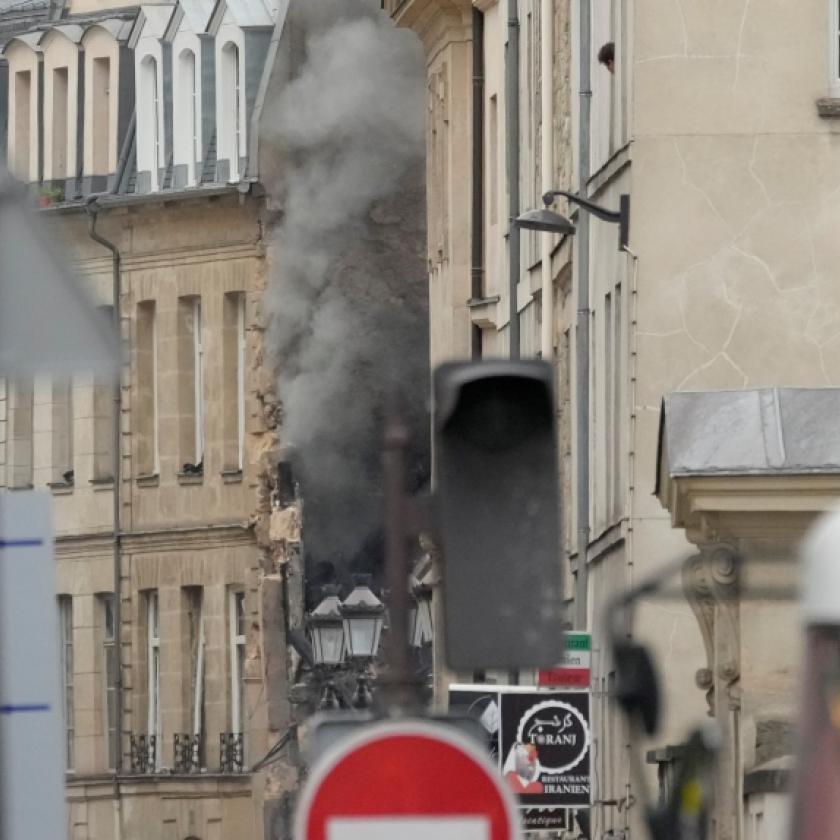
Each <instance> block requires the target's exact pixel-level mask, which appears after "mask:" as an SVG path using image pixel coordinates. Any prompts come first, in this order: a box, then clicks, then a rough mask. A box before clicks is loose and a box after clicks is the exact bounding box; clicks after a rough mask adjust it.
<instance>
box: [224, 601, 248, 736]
mask: <svg viewBox="0 0 840 840" xmlns="http://www.w3.org/2000/svg"><path fill="white" fill-rule="evenodd" d="M228 611H229V621H230V730H231V732H234V733H242V732H243V731H244V722H245V716H244V692H243V686H244V672H245V593H244V592H243V591H242V590H237V589H232V590H231V591H230V600H229V605H228Z"/></svg>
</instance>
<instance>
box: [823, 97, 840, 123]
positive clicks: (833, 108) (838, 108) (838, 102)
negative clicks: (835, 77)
mask: <svg viewBox="0 0 840 840" xmlns="http://www.w3.org/2000/svg"><path fill="white" fill-rule="evenodd" d="M817 114H819V116H820V117H822V118H823V119H826V120H836V119H840V96H825V97H823V98H822V99H818V100H817Z"/></svg>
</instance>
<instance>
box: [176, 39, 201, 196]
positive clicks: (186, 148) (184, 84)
mask: <svg viewBox="0 0 840 840" xmlns="http://www.w3.org/2000/svg"><path fill="white" fill-rule="evenodd" d="M178 87H179V94H178V95H179V101H178V108H177V110H176V112H175V134H176V141H175V142H176V144H177V155H178V157H177V160H176V163H186V165H187V184H189V185H194V184H195V183H196V180H197V173H196V162H197V161H198V160H200V159H201V151H200V144H199V136H198V130H199V126H200V124H201V116H200V111H199V97H198V89H197V85H196V69H195V53H194V52H193V51H192V50H183V51H182V52H181V55H180V56H179V57H178Z"/></svg>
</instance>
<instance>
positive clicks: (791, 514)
mask: <svg viewBox="0 0 840 840" xmlns="http://www.w3.org/2000/svg"><path fill="white" fill-rule="evenodd" d="M583 5H584V4H581V3H577V2H570V0H542V2H538V0H518V2H516V3H508V2H504V0H498V2H497V0H386V3H385V6H386V8H387V9H388V10H389V12H390V13H391V15H392V17H393V18H394V20H395V21H396V22H397V24H398V25H400V26H405V27H407V28H409V29H411V30H412V31H413V32H414V33H415V34H416V35H417V37H418V40H419V41H420V42H421V43H422V44H423V47H424V51H425V55H426V62H427V103H426V113H427V115H428V126H427V149H428V165H427V189H428V202H429V241H428V268H429V282H430V304H431V311H430V323H431V334H432V356H433V360H434V361H435V362H437V361H442V360H445V359H451V358H458V359H463V358H467V357H469V356H471V355H472V356H477V355H484V356H492V355H507V354H508V351H509V344H510V339H509V336H510V333H511V330H510V318H509V312H510V309H511V307H510V302H509V293H508V289H509V288H510V276H511V268H510V264H509V250H508V248H509V245H510V243H511V242H513V241H514V233H513V231H512V230H511V227H510V219H511V218H515V217H516V216H517V214H518V213H521V212H524V211H525V210H528V209H531V208H536V207H539V206H540V204H541V202H540V200H539V196H540V193H541V192H542V191H543V190H545V189H560V190H569V191H572V192H575V191H577V190H578V189H580V186H581V184H580V176H579V172H580V152H581V148H582V147H581V142H580V140H581V105H580V103H581V101H583V100H584V99H586V100H587V101H589V102H590V104H591V118H590V121H589V126H588V128H589V131H588V132H586V133H584V139H586V137H587V136H588V141H589V142H588V143H587V144H586V146H587V150H588V157H589V166H588V167H585V172H584V174H583V177H584V178H585V180H586V186H587V192H588V195H589V197H590V198H591V199H592V200H593V201H595V202H596V203H598V204H599V205H601V206H602V207H605V208H607V209H610V210H616V209H618V207H619V198H620V196H621V195H629V196H630V207H631V211H630V237H629V247H628V249H627V250H619V249H617V247H616V244H617V238H618V237H617V233H618V232H617V230H616V227H615V226H614V225H610V224H605V223H604V222H603V221H600V220H598V219H596V218H592V219H591V220H590V222H589V235H588V241H587V245H586V253H585V255H583V254H581V241H582V240H581V234H582V230H581V229H582V227H583V226H584V221H583V214H582V213H581V212H580V211H577V210H575V208H574V207H570V206H568V205H567V204H566V203H565V201H564V200H563V199H559V200H558V202H557V204H556V205H555V209H557V210H558V211H559V212H561V213H564V214H565V215H567V216H569V217H570V218H571V220H572V221H573V222H574V223H575V224H576V225H577V232H576V234H575V235H571V236H569V235H566V236H557V235H550V234H535V233H531V232H528V231H522V233H521V259H520V262H519V264H518V265H515V266H514V268H513V271H514V272H515V273H516V276H515V277H514V284H513V286H514V288H515V290H516V291H515V294H516V302H515V307H514V311H515V312H516V313H517V319H516V320H518V324H519V332H520V350H521V353H522V355H523V356H535V355H541V356H542V358H544V359H549V360H552V361H553V363H554V364H555V368H556V382H557V385H558V388H557V395H558V397H557V399H558V405H557V410H558V416H559V419H560V435H561V440H560V452H561V465H560V476H561V481H562V486H563V490H564V511H563V524H564V534H565V539H564V545H563V546H562V547H559V548H558V563H561V564H563V567H564V569H565V574H566V581H567V584H568V588H567V593H568V594H569V595H570V596H572V595H574V594H575V590H576V589H577V596H578V597H577V600H578V604H577V608H576V606H575V604H574V600H575V599H574V598H570V602H569V609H570V624H571V623H572V622H573V621H575V619H573V618H572V616H574V615H575V614H577V616H579V618H578V619H577V620H576V621H575V624H574V625H573V629H576V630H590V631H592V632H593V646H594V647H593V650H596V651H597V655H594V656H593V683H592V690H593V713H594V725H593V738H594V740H595V742H596V743H595V747H596V751H595V755H596V758H595V765H596V767H595V769H596V777H597V780H598V781H597V789H596V790H595V791H594V794H593V795H594V802H595V804H594V805H593V809H592V834H591V836H592V837H599V838H600V837H603V836H634V837H637V836H643V833H642V832H643V831H644V829H643V828H642V827H641V816H640V810H641V808H640V805H639V802H640V796H639V789H638V787H637V783H636V780H634V778H633V777H632V775H631V773H630V771H629V762H628V760H627V738H626V733H624V731H623V725H622V721H621V720H620V719H619V718H617V716H616V715H615V713H614V712H613V711H611V708H610V705H609V700H610V694H611V692H612V689H613V687H614V685H615V669H614V667H613V665H612V663H611V662H610V659H609V656H607V655H606V653H605V650H604V641H605V637H604V629H605V628H604V614H605V610H606V608H607V605H608V604H609V602H610V598H611V597H612V596H613V595H614V593H616V592H617V591H619V590H622V589H624V588H626V587H627V586H629V585H631V584H632V583H633V582H638V581H639V580H641V579H643V578H644V577H646V576H647V575H651V574H655V573H657V572H659V571H661V570H662V569H664V568H665V566H666V565H667V564H668V563H670V562H672V561H675V560H677V559H678V558H680V557H689V556H695V555H697V557H698V559H697V560H696V562H694V563H693V565H692V567H691V568H692V569H693V570H694V575H693V577H692V576H689V577H688V578H687V580H686V583H685V586H686V590H687V595H688V597H687V599H684V600H683V599H673V598H671V599H665V600H652V601H648V602H646V603H644V604H641V605H640V607H639V609H638V610H637V613H636V620H635V623H634V626H633V634H634V636H635V637H636V639H638V640H640V641H643V642H645V643H646V644H649V645H650V647H651V649H652V651H653V653H654V655H655V658H656V661H657V664H658V667H659V671H660V673H661V674H662V675H663V676H664V680H663V682H664V695H665V696H664V700H665V719H664V726H663V729H662V731H661V733H660V734H659V736H658V738H657V741H656V742H654V743H650V744H644V745H642V744H637V745H634V748H636V749H640V750H643V751H644V753H645V756H646V757H647V758H648V760H649V761H650V762H651V765H650V766H649V773H650V781H651V783H652V785H653V786H655V785H656V783H657V782H656V780H657V777H658V778H659V779H661V780H665V781H666V786H667V779H669V778H672V773H673V767H674V756H675V755H677V754H678V750H673V749H670V748H671V747H673V746H677V745H679V744H680V743H682V742H683V740H684V738H685V736H686V733H687V731H688V729H689V727H691V726H693V725H695V724H696V723H697V722H699V721H702V720H703V719H705V718H706V716H707V715H709V714H711V715H713V716H714V717H715V718H716V719H717V720H718V722H719V723H720V724H721V728H722V731H723V733H724V758H723V763H722V772H721V776H720V779H721V781H720V787H719V791H718V792H719V794H720V796H719V798H718V805H717V810H716V812H715V814H714V832H713V836H714V837H716V838H730V837H748V838H750V840H760V839H761V838H772V837H778V836H781V835H782V834H783V832H784V828H783V827H782V824H783V804H780V803H783V802H784V794H783V787H784V782H785V779H786V777H787V770H788V768H789V765H790V757H789V753H790V752H791V741H790V737H789V736H790V731H791V729H790V727H791V723H792V717H793V703H794V698H795V697H796V688H797V685H796V673H795V664H796V661H797V650H798V648H797V645H798V641H799V632H800V628H799V627H798V626H797V623H796V619H795V616H794V613H793V612H791V611H790V609H789V608H788V607H786V606H785V605H782V604H780V603H778V602H765V603H760V604H758V605H754V609H753V607H750V606H749V605H745V604H742V603H741V602H739V601H738V600H737V599H736V601H735V603H733V601H732V591H733V590H732V588H731V587H732V585H733V580H732V575H731V568H728V566H727V564H728V559H727V558H730V559H731V556H732V555H731V552H733V551H735V552H740V553H749V554H751V555H752V556H753V557H756V556H758V557H759V558H762V557H764V558H771V557H776V558H783V560H784V561H785V562H784V563H783V564H781V565H779V564H778V563H777V564H776V565H775V567H773V568H774V569H775V571H771V572H768V574H771V575H775V576H776V577H775V578H774V580H776V582H784V581H785V580H787V581H788V582H789V581H790V579H792V578H795V576H796V571H797V570H796V564H795V556H796V546H797V544H798V541H799V539H800V538H801V536H802V534H803V533H804V529H805V528H806V527H807V526H808V524H809V523H811V522H812V521H813V519H814V517H815V516H816V515H817V514H818V513H819V511H821V510H824V509H826V508H827V507H829V506H831V505H833V504H834V503H835V502H836V499H837V488H836V463H837V459H836V452H835V451H834V450H833V449H832V447H831V445H830V439H831V437H832V433H831V431H830V428H828V426H830V424H831V423H832V419H831V418H832V416H833V415H832V413H831V410H829V409H828V408H826V407H827V406H830V405H832V404H833V402H832V400H833V397H832V394H833V393H834V391H833V389H834V388H835V387H836V386H837V385H838V382H837V369H838V364H837V362H838V346H839V345H838V340H839V339H838V335H840V301H839V300H838V286H837V283H836V281H835V277H834V275H835V271H834V268H833V266H834V265H835V264H836V262H837V258H838V257H840V252H838V240H837V237H836V236H835V235H834V233H833V231H834V230H835V228H836V223H837V219H838V217H839V216H840V206H838V192H837V173H838V172H840V168H838V158H837V154H838V152H837V148H836V144H835V143H834V135H835V134H836V124H835V123H836V116H837V113H838V109H837V107H836V106H837V98H836V97H837V92H838V89H839V88H838V75H837V67H838V62H837V56H838V41H837V37H836V34H837V31H838V30H837V15H838V10H837V6H836V4H835V3H833V2H826V0H808V2H806V3H799V4H796V6H795V7H794V6H790V5H789V4H775V5H774V6H773V13H772V14H770V15H768V14H766V12H767V9H766V8H765V7H762V8H759V7H757V6H756V5H755V4H751V3H749V2H748V0H744V2H736V3H728V4H724V5H718V6H716V7H715V8H714V9H713V10H711V9H709V8H708V7H707V6H705V5H704V4H696V3H695V4H692V3H688V4H686V3H678V2H665V3H647V2H639V0H636V2H630V0H622V2H618V3H591V4H586V5H587V6H588V7H589V9H590V10H591V20H590V31H589V39H588V41H589V42H588V44H586V47H587V49H586V51H585V52H586V53H588V61H587V63H586V65H584V66H585V68H586V71H587V74H586V75H587V76H588V77H589V79H590V80H591V83H590V84H586V82H585V77H584V76H583V75H582V71H581V55H582V49H581V31H582V30H581V18H580V14H579V12H580V9H581V8H582V7H583ZM511 39H516V40H517V41H518V51H515V50H513V49H511V46H512V45H511ZM610 42H611V43H613V44H614V51H615V59H614V62H613V65H612V67H611V68H610V69H608V68H607V67H606V66H604V65H602V64H599V63H598V60H597V54H598V51H599V49H600V48H601V47H602V46H603V45H605V44H606V43H610ZM794 45H795V46H794ZM513 55H518V57H519V58H518V63H517V64H516V66H515V70H514V71H513V72H511V67H510V65H509V64H507V62H506V56H508V57H510V56H513ZM511 78H513V79H514V85H513V87H511V86H510V85H508V84H506V79H507V80H510V79H511ZM513 95H516V98H517V101H516V103H512V102H511V96H513ZM512 114H515V115H516V117H517V118H518V125H517V123H514V122H512V121H511V115H512ZM517 131H518V134H516V133H511V132H517ZM511 137H512V138H514V142H515V145H516V152H517V154H516V155H514V154H511V151H512V150H511V143H510V142H509V141H510V138H511ZM517 157H518V160H517ZM511 173H513V174H512V175H511ZM511 177H513V178H515V179H516V180H517V182H518V188H519V193H520V203H519V206H518V207H510V206H509V204H508V199H509V196H510V192H511V189H510V188H511ZM582 277H586V278H588V288H589V294H588V299H581V297H580V296H579V293H580V290H581V278H582ZM581 319H583V320H582V321H581ZM581 323H585V324H586V327H587V329H588V332H589V338H588V340H587V342H586V344H587V345H588V346H587V347H585V348H584V352H585V353H586V354H587V355H588V361H589V379H588V383H587V385H588V387H587V389H586V393H587V398H586V402H587V404H588V418H589V419H588V423H587V431H588V444H587V445H586V446H585V447H584V450H585V452H586V459H585V461H584V460H583V459H582V458H581V457H580V451H579V446H578V444H579V441H580V440H581V437H580V435H581V431H582V430H581V428H580V427H579V425H578V418H579V417H581V413H580V411H579V409H580V408H581V406H580V401H579V399H578V394H580V393H581V390H579V384H580V383H579V382H578V381H577V374H576V371H578V370H580V367H579V365H578V363H579V361H580V358H579V355H578V346H579V345H578V342H577V338H578V335H579V333H578V329H579V327H580V324H581ZM797 388H803V389H806V391H805V392H803V393H801V394H797V393H796V392H791V391H790V390H787V389H797ZM776 389H778V391H777V390H776ZM810 389H814V391H813V392H812V391H811V390H810ZM719 391H726V392H732V393H729V394H728V396H723V397H721V396H719V395H718V392H719ZM684 392H686V393H685V395H684ZM687 392H693V396H692V397H691V398H689V397H688V396H687ZM663 399H664V404H663ZM820 405H822V406H823V408H819V407H818V406H820ZM660 423H662V424H663V426H662V432H661V434H660ZM747 428H749V429H751V430H752V433H751V437H750V441H751V446H750V448H749V451H744V452H738V453H736V452H735V451H734V450H733V449H732V447H736V446H737V444H736V443H735V442H736V441H741V442H742V443H745V437H744V435H745V434H747V433H746V431H745V429H747ZM797 439H798V441H799V442H798V443H797V444H796V446H794V441H795V440H797ZM762 441H764V443H766V445H767V447H768V448H767V450H766V451H764V448H763V444H762V445H760V446H758V448H756V442H759V443H760V442H762ZM782 442H783V443H782ZM671 443H673V444H674V446H675V447H677V448H676V449H674V450H669V448H668V447H669V445H670V444H671ZM803 446H804V447H805V449H807V450H809V451H802V447H803ZM794 450H795V451H794ZM736 456H737V457H736ZM586 461H588V465H587V463H586ZM831 464H834V467H832V466H831ZM582 469H586V470H587V473H588V474H587V475H586V476H585V479H584V483H585V485H586V486H587V487H588V496H589V499H588V503H587V505H586V508H585V509H586V511H587V514H588V515H587V517H586V520H587V521H578V510H579V509H580V508H579V501H580V494H579V493H578V488H579V486H580V485H579V482H578V478H579V477H580V476H579V471H580V470H582ZM655 488H656V489H657V493H658V496H657V495H654V489H655ZM582 532H583V533H584V534H585V546H584V552H585V557H584V556H582V554H583V553H584V552H582V551H581V533H582ZM721 546H725V547H726V551H724V552H723V554H721V553H720V551H719V550H718V549H719V548H720V547H721ZM698 552H699V553H698ZM727 552H728V553H727ZM444 562H445V560H444ZM785 564H786V565H785ZM780 569H781V570H782V571H780ZM581 577H585V578H586V579H587V584H588V585H587V586H585V587H582V586H581V585H580V579H581ZM576 584H577V586H576ZM727 587H728V588H727ZM582 596H584V597H585V603H581V601H582V600H583V598H582ZM742 609H743V613H742ZM751 610H752V612H751ZM741 615H743V617H744V623H743V624H740V623H739V621H740V619H739V616H741ZM438 618H439V616H438ZM439 629H440V628H439ZM436 638H438V636H436ZM762 639H764V641H763V642H762ZM769 639H772V642H771V641H768V640H769ZM489 676H490V677H495V678H496V679H498V680H499V681H504V680H505V679H506V677H505V675H501V674H500V675H489ZM436 678H437V689H438V697H439V698H440V699H441V700H443V698H444V697H445V686H446V684H447V682H448V681H450V680H451V679H452V678H453V675H450V674H447V672H446V670H445V668H444V667H443V663H442V662H439V664H438V667H437V669H436ZM458 678H459V680H464V679H467V678H468V675H458ZM742 678H743V683H742ZM779 769H782V770H783V772H776V770H779ZM657 771H658V772H657Z"/></svg>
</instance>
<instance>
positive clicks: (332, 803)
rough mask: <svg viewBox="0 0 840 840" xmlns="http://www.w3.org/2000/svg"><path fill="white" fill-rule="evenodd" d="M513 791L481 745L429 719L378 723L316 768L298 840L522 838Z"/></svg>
mask: <svg viewBox="0 0 840 840" xmlns="http://www.w3.org/2000/svg"><path fill="white" fill-rule="evenodd" d="M519 836H520V834H519V821H518V818H517V814H516V805H515V803H514V800H513V797H512V796H511V794H510V792H509V790H508V789H506V787H505V786H504V785H503V784H502V780H501V779H500V778H499V775H498V772H497V770H496V768H495V767H494V766H493V765H492V764H491V763H490V762H489V761H488V759H487V757H486V756H485V755H483V754H482V752H481V749H480V747H478V746H476V745H475V744H474V743H472V742H471V741H470V739H468V738H466V737H464V736H463V735H462V734H461V733H459V732H457V731H456V730H454V729H452V728H451V727H444V726H440V725H434V724H431V723H428V722H425V721H416V720H410V721H389V722H383V723H378V724H374V725H372V726H370V727H367V728H366V729H365V730H364V731H361V732H359V733H358V734H356V735H354V736H352V737H348V738H346V739H344V740H343V741H342V742H341V743H340V745H339V746H337V747H336V749H335V750H334V751H333V752H331V753H329V754H328V755H327V756H325V757H324V759H323V760H322V761H321V762H320V763H319V764H316V766H315V767H314V768H313V772H312V774H311V775H310V777H309V780H308V781H307V783H306V786H305V787H304V789H303V792H302V794H301V799H300V804H299V807H298V812H297V817H296V823H295V838H296V840H392V838H394V837H399V838H400V840H427V838H429V837H433V838H435V840H516V838H519Z"/></svg>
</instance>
